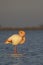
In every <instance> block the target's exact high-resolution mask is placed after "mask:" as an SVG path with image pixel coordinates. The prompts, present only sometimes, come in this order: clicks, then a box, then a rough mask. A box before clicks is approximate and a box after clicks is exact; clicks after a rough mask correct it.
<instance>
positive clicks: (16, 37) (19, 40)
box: [5, 30, 25, 54]
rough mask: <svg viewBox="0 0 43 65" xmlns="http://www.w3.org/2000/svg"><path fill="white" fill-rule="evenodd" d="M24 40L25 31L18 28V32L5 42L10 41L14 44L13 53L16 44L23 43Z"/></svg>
mask: <svg viewBox="0 0 43 65" xmlns="http://www.w3.org/2000/svg"><path fill="white" fill-rule="evenodd" d="M24 42H25V32H24V31H22V30H20V31H19V32H18V34H13V35H11V36H10V37H9V38H8V39H7V40H5V44H9V43H12V45H14V46H15V47H14V53H15V54H17V45H19V44H24Z"/></svg>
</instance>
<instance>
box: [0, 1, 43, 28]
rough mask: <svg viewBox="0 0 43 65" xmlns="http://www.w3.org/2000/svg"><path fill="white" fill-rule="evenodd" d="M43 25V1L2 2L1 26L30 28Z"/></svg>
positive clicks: (0, 9)
mask: <svg viewBox="0 0 43 65" xmlns="http://www.w3.org/2000/svg"><path fill="white" fill-rule="evenodd" d="M41 24H43V0H0V25H2V26H4V27H29V26H39V25H41Z"/></svg>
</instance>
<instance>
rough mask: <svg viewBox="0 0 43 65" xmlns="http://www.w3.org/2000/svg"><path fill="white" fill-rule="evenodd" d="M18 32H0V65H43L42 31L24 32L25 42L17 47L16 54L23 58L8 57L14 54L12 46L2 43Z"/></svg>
mask: <svg viewBox="0 0 43 65" xmlns="http://www.w3.org/2000/svg"><path fill="white" fill-rule="evenodd" d="M17 32H18V31H16V30H14V31H0V65H43V30H39V31H38V30H36V31H35V30H34V31H32V30H31V31H29V30H25V32H26V42H25V44H23V45H18V52H19V53H20V54H24V55H23V56H18V57H16V56H10V55H8V54H13V53H14V46H13V45H12V44H8V45H6V44H5V43H4V41H5V40H6V39H7V38H8V37H9V36H11V35H12V34H15V33H17Z"/></svg>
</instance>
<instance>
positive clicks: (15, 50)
mask: <svg viewBox="0 0 43 65" xmlns="http://www.w3.org/2000/svg"><path fill="white" fill-rule="evenodd" d="M14 54H17V46H16V45H15V48H14Z"/></svg>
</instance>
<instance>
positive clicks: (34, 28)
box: [0, 27, 43, 30]
mask: <svg viewBox="0 0 43 65" xmlns="http://www.w3.org/2000/svg"><path fill="white" fill-rule="evenodd" d="M0 30H43V27H23V28H22V27H19V28H14V27H13V28H12V27H6V28H5V27H0Z"/></svg>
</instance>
